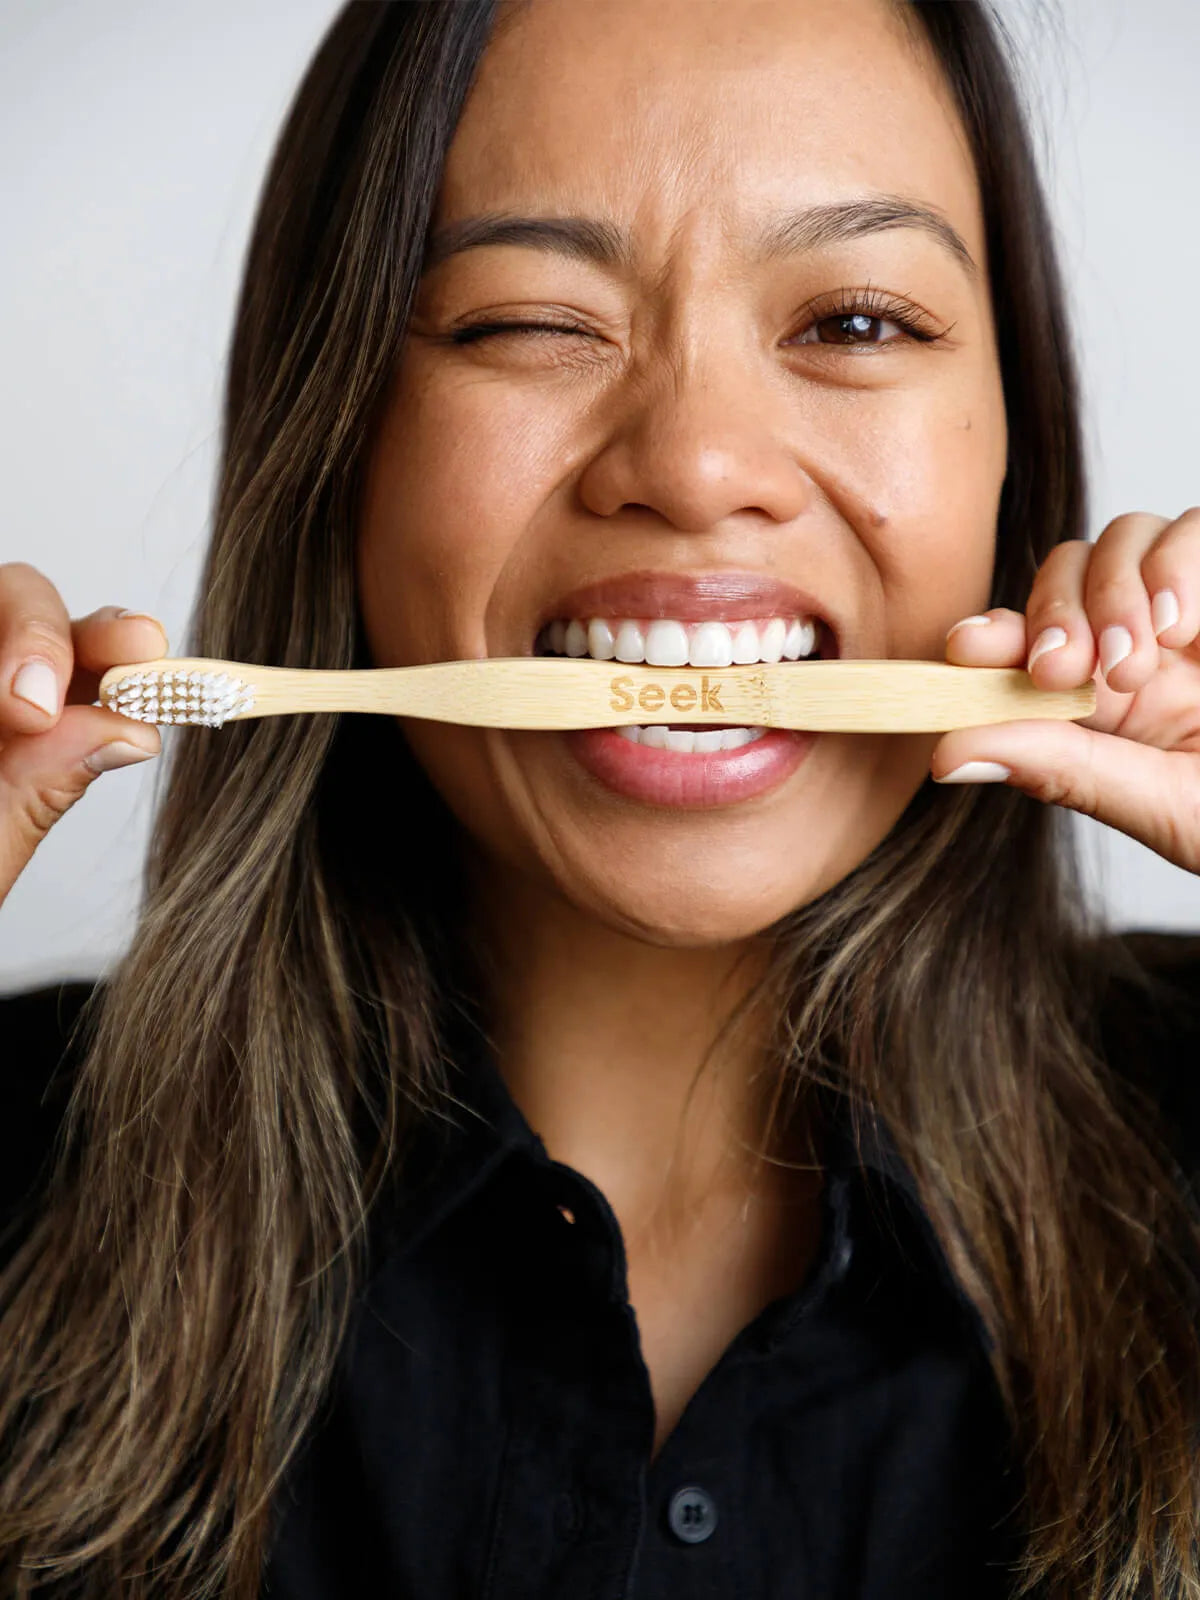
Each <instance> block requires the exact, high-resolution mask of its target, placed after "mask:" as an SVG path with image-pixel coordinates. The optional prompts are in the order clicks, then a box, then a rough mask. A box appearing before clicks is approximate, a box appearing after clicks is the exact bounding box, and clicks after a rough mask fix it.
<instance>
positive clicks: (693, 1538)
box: [667, 1484, 717, 1544]
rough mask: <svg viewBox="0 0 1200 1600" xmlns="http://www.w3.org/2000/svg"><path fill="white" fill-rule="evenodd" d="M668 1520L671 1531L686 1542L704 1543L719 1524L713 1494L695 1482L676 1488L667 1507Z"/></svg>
mask: <svg viewBox="0 0 1200 1600" xmlns="http://www.w3.org/2000/svg"><path fill="white" fill-rule="evenodd" d="M667 1522H668V1523H669V1524H670V1528H671V1532H672V1533H673V1534H674V1535H675V1537H676V1538H677V1539H681V1540H682V1541H683V1543H684V1544H702V1543H703V1542H704V1540H705V1539H707V1538H708V1537H709V1535H710V1534H711V1533H712V1531H713V1529H714V1528H715V1527H716V1525H717V1508H716V1505H715V1504H714V1502H713V1497H712V1495H710V1494H707V1493H706V1492H705V1491H704V1490H703V1489H698V1488H697V1487H696V1485H695V1484H689V1485H688V1487H687V1488H686V1489H676V1491H675V1493H674V1494H673V1495H672V1496H671V1503H670V1505H669V1506H668V1507H667Z"/></svg>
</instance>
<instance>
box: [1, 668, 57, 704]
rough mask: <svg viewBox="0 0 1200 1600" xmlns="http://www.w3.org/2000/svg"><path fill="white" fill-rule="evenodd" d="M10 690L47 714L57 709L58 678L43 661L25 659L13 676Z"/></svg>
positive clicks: (52, 669) (20, 698)
mask: <svg viewBox="0 0 1200 1600" xmlns="http://www.w3.org/2000/svg"><path fill="white" fill-rule="evenodd" d="M12 692H13V693H14V694H15V695H16V696H17V698H18V699H19V700H28V702H29V704H30V705H31V706H36V707H37V708H38V710H39V711H44V712H46V714H47V715H48V716H51V717H53V716H54V715H56V713H57V711H58V678H57V676H56V675H55V671H54V668H53V667H52V666H50V665H49V664H48V663H47V662H45V661H27V662H26V663H25V665H24V666H23V667H22V668H21V669H20V671H19V672H17V673H16V674H15V676H14V677H13V681H12Z"/></svg>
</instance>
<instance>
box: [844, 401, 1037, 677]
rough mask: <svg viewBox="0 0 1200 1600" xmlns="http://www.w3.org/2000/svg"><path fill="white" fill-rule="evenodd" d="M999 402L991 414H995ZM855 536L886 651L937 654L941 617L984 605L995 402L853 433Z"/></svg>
mask: <svg viewBox="0 0 1200 1600" xmlns="http://www.w3.org/2000/svg"><path fill="white" fill-rule="evenodd" d="M997 405H999V408H1000V409H999V411H997ZM859 445H860V448H861V454H860V455H859V457H858V460H859V462H860V464H861V471H860V473H859V476H858V478H857V480H856V488H857V491H858V493H859V494H860V496H861V498H862V502H863V505H864V507H865V508H867V509H866V512H865V514H863V515H861V516H860V517H859V518H858V519H857V523H856V532H857V533H858V537H859V538H860V540H861V542H862V545H863V555H864V558H865V559H866V560H867V561H869V563H870V565H871V566H872V567H873V568H874V569H875V574H876V578H877V581H878V583H879V587H880V595H881V601H882V615H883V618H884V623H885V629H886V639H885V641H882V643H884V644H885V646H886V653H887V654H888V655H892V656H913V657H926V658H936V659H939V660H940V659H941V658H942V656H943V644H944V640H945V634H946V631H947V629H948V628H949V627H950V625H951V623H953V622H957V621H958V620H959V618H960V617H964V616H967V615H969V614H970V613H971V612H974V611H980V610H983V609H984V608H985V607H986V606H987V603H988V598H989V594H990V590H991V583H992V570H993V567H994V564H995V554H996V521H997V516H998V514H999V508H1000V495H1001V491H1002V489H1003V484H1004V477H1005V471H1006V458H1007V430H1006V426H1005V420H1004V414H1003V406H1002V399H1001V398H1000V397H999V396H998V395H993V394H991V393H989V392H986V391H985V392H984V393H982V394H980V395H974V396H971V397H969V399H968V401H967V402H956V401H955V397H953V396H951V397H945V398H942V399H940V401H939V404H938V405H937V407H936V409H935V410H933V411H930V412H928V413H925V414H922V412H921V411H920V409H919V408H917V407H915V406H914V407H909V408H908V409H907V410H906V411H904V412H901V411H897V412H896V413H895V414H894V415H893V416H891V417H890V418H889V419H887V421H886V422H880V423H878V424H877V425H876V426H875V427H874V428H873V429H872V432H871V433H870V434H868V435H867V436H866V437H864V438H860V440H859Z"/></svg>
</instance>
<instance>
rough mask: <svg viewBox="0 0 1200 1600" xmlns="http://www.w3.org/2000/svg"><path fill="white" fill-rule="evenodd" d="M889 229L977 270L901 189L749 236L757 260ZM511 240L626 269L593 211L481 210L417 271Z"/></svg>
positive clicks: (435, 246)
mask: <svg viewBox="0 0 1200 1600" xmlns="http://www.w3.org/2000/svg"><path fill="white" fill-rule="evenodd" d="M889 228H919V229H921V230H922V231H924V232H925V233H927V234H928V235H929V236H930V237H931V238H932V239H934V240H936V242H937V243H938V244H939V245H940V246H941V247H942V248H943V249H944V250H945V251H947V252H948V254H949V255H951V256H952V257H953V259H954V260H955V261H957V263H958V264H959V266H961V267H962V268H963V270H964V271H965V272H966V274H967V276H968V278H970V279H971V280H972V281H974V280H975V279H976V278H977V277H978V275H979V269H978V267H977V265H976V263H975V260H974V258H973V257H972V255H971V252H970V251H969V250H968V249H967V246H966V244H965V243H964V242H963V239H962V237H961V235H960V234H959V233H958V232H957V230H956V229H955V228H953V227H951V225H950V223H949V222H947V221H946V219H945V217H943V216H942V215H941V214H940V213H939V212H937V211H935V210H933V208H932V207H930V206H927V205H922V204H921V203H920V201H916V200H909V199H906V198H905V196H904V195H896V194H872V195H863V196H860V197H857V198H855V199H853V200H842V201H834V202H830V203H827V204H823V205H814V206H808V207H806V208H805V209H804V210H802V211H787V212H782V213H777V214H774V215H772V216H770V217H769V218H768V219H767V220H766V221H765V222H764V223H763V224H762V225H761V226H760V228H759V229H758V231H757V233H756V234H755V235H754V236H753V239H752V244H753V246H754V247H755V248H756V249H757V252H758V261H759V262H766V261H773V260H779V259H781V258H784V257H787V256H793V255H800V254H803V253H804V252H805V251H811V250H819V249H821V248H822V247H824V246H826V245H831V244H839V243H841V242H843V241H845V240H850V239H861V238H862V237H863V236H864V235H866V234H870V233H882V232H884V231H885V230H887V229H889ZM498 244H515V245H523V246H525V247H526V248H529V249H534V250H548V251H551V252H553V253H554V254H555V255H561V256H569V257H572V258H573V259H575V260H577V261H589V262H593V263H596V264H597V265H599V266H604V267H618V268H622V269H624V270H626V271H632V270H633V265H634V250H633V241H632V238H631V236H630V235H629V233H628V232H627V231H626V230H624V229H623V228H621V227H619V226H618V225H617V224H616V223H614V222H611V221H609V220H607V219H604V218H599V217H578V216H565V217H550V216H547V217H537V216H518V215H516V214H515V213H512V212H506V211H500V212H487V213H485V214H483V215H481V216H477V217H465V218H463V219H462V220H461V221H459V222H450V223H447V224H446V225H445V226H444V227H441V228H438V229H437V230H436V231H434V232H433V233H432V234H431V236H430V238H429V241H428V244H427V246H426V251H425V258H424V262H423V265H422V271H423V272H430V271H432V270H433V268H434V267H437V266H440V265H441V263H442V262H443V261H446V260H448V259H449V258H450V257H451V256H454V255H458V254H460V253H461V252H462V251H464V250H478V249H481V248H482V247H484V246H486V245H498Z"/></svg>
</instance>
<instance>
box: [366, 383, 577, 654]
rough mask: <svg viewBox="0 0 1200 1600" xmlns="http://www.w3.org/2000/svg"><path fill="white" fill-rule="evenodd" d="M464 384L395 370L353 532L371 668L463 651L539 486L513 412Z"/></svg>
mask: <svg viewBox="0 0 1200 1600" xmlns="http://www.w3.org/2000/svg"><path fill="white" fill-rule="evenodd" d="M485 398H486V397H485V396H483V395H482V394H481V393H480V392H479V386H478V385H477V386H475V388H474V389H469V388H466V387H465V386H463V385H458V386H457V387H454V386H446V387H443V388H440V389H439V388H438V387H436V386H434V385H431V384H425V385H420V384H419V383H418V382H417V381H416V379H415V376H414V375H413V374H412V373H409V372H405V371H403V370H402V373H401V376H400V378H399V380H398V381H397V384H396V386H395V388H394V390H393V393H392V395H391V397H390V399H389V404H388V409H387V413H386V415H385V417H384V419H383V422H382V424H381V426H380V429H379V432H378V434H377V436H376V439H375V441H374V445H373V449H372V453H371V460H370V464H369V467H368V470H367V474H366V480H365V483H364V491H363V498H362V503H361V509H360V520H359V538H358V551H357V555H358V584H359V593H360V596H361V604H362V611H363V618H364V622H365V625H366V628H367V634H368V638H369V640H370V642H371V646H372V651H373V654H374V657H375V660H376V661H377V663H378V664H379V665H381V666H382V665H394V666H406V665H411V664H415V663H417V662H421V661H429V660H442V659H450V658H456V659H457V658H470V657H481V656H486V655H488V654H490V653H494V652H492V651H490V650H489V647H488V624H489V621H490V613H489V607H490V606H492V605H493V604H494V601H495V596H496V595H497V593H498V592H500V591H501V590H502V587H503V586H502V583H501V575H502V574H503V572H504V569H505V567H506V566H507V565H508V564H510V563H511V562H512V561H513V560H515V559H519V553H520V545H521V540H522V531H523V530H524V529H527V528H528V527H529V526H530V525H531V523H532V522H533V521H534V519H535V517H536V510H537V506H538V504H539V503H540V497H542V496H544V494H545V492H546V490H545V485H544V484H543V482H542V481H541V480H542V477H544V476H545V474H541V475H540V476H539V474H538V472H537V471H536V470H531V463H532V464H535V458H534V456H533V453H532V452H531V450H530V449H529V448H527V447H525V446H523V444H522V440H521V435H520V433H519V432H516V433H514V426H515V419H513V418H512V417H509V416H505V415H504V414H503V413H502V412H499V411H498V409H497V408H492V409H489V407H488V406H487V405H486V404H485V403H484V400H485Z"/></svg>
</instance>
